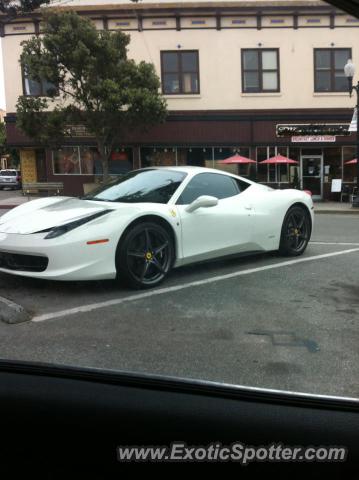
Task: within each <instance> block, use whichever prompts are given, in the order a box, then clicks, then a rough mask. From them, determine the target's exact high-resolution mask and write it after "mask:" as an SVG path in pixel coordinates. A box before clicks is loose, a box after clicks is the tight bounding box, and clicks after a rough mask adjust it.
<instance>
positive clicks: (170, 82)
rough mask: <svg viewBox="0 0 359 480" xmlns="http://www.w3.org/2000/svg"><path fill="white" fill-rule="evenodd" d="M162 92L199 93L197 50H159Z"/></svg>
mask: <svg viewBox="0 0 359 480" xmlns="http://www.w3.org/2000/svg"><path fill="white" fill-rule="evenodd" d="M161 59H162V90H163V93H165V94H167V95H169V94H178V93H182V94H185V93H199V68H198V52H197V51H182V52H177V51H176V52H161Z"/></svg>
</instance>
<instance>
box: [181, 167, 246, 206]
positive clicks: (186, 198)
mask: <svg viewBox="0 0 359 480" xmlns="http://www.w3.org/2000/svg"><path fill="white" fill-rule="evenodd" d="M243 183H245V182H243ZM240 191H241V190H240V186H239V185H238V184H237V182H236V180H235V179H234V178H232V177H229V176H227V175H221V174H217V173H200V174H199V175H196V176H195V177H194V178H193V179H192V180H191V181H190V182H189V184H188V185H187V187H186V188H185V190H184V191H183V193H182V195H181V196H180V198H179V199H178V201H177V203H178V204H179V205H188V204H189V203H192V202H193V201H194V200H196V198H198V197H200V196H201V195H211V196H213V197H216V198H218V199H221V198H228V197H233V196H234V195H238V194H239V193H240Z"/></svg>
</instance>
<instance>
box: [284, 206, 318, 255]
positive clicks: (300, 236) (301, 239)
mask: <svg viewBox="0 0 359 480" xmlns="http://www.w3.org/2000/svg"><path fill="white" fill-rule="evenodd" d="M310 235H311V222H310V218H309V213H308V212H307V211H306V210H305V209H304V208H302V207H299V206H294V207H292V208H290V209H289V210H288V212H287V214H286V216H285V218H284V221H283V226H282V233H281V240H280V247H279V252H280V253H281V254H282V255H286V256H292V257H295V256H298V255H302V253H304V251H305V249H306V248H307V245H308V242H309V239H310Z"/></svg>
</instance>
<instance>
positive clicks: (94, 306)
mask: <svg viewBox="0 0 359 480" xmlns="http://www.w3.org/2000/svg"><path fill="white" fill-rule="evenodd" d="M354 252H359V247H358V248H351V249H349V250H340V251H337V252H331V253H324V254H321V255H312V256H310V257H300V258H295V259H293V260H287V261H284V262H279V263H275V264H270V265H264V266H262V267H256V268H249V269H247V270H239V271H236V272H232V273H227V274H224V275H216V276H214V277H210V278H205V279H203V280H196V281H193V282H188V283H182V284H180V285H175V286H172V287H164V288H159V289H157V290H151V291H147V292H141V293H138V294H134V295H129V296H127V297H123V298H117V299H113V300H107V301H104V302H99V303H92V304H88V305H82V306H79V307H74V308H69V309H67V310H61V311H58V312H52V313H45V314H43V315H37V316H35V317H33V318H32V322H44V321H46V320H53V319H55V318H61V317H67V316H70V315H76V314H78V313H85V312H91V311H93V310H98V309H100V308H106V307H112V306H114V305H120V304H122V303H125V302H131V301H132V302H134V301H136V300H143V299H144V298H150V297H155V296H157V295H162V294H164V293H172V292H178V291H179V290H184V289H186V288H192V287H197V286H202V285H208V284H210V283H215V282H219V281H222V280H228V279H230V278H236V277H240V276H244V275H250V274H252V273H258V272H263V271H265V270H273V269H275V268H282V267H287V266H291V265H295V264H297V263H305V262H310V261H315V260H321V259H324V258H330V257H335V256H339V255H347V254H350V253H354Z"/></svg>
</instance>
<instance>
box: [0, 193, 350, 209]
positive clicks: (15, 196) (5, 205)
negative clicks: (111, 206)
mask: <svg viewBox="0 0 359 480" xmlns="http://www.w3.org/2000/svg"><path fill="white" fill-rule="evenodd" d="M36 198H37V197H36V196H34V195H32V196H31V197H29V198H28V197H27V196H26V195H23V194H22V191H21V190H16V191H15V190H14V191H12V190H10V191H9V190H4V191H0V209H2V210H10V209H11V208H15V207H17V206H18V205H21V204H22V203H26V202H28V201H31V200H35V199H36ZM314 212H315V213H316V214H322V213H323V214H324V213H327V214H328V213H331V214H333V213H334V214H341V215H345V214H349V215H350V214H353V215H359V208H353V207H352V206H351V204H350V203H344V202H343V203H340V202H314Z"/></svg>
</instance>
